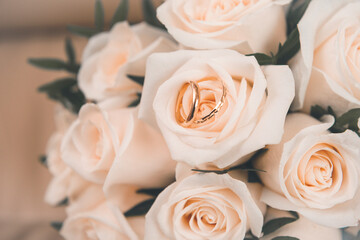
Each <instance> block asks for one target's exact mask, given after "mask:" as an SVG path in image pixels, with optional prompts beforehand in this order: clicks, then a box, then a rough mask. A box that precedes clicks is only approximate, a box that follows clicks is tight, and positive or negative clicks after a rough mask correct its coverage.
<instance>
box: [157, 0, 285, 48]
mask: <svg viewBox="0 0 360 240" xmlns="http://www.w3.org/2000/svg"><path fill="white" fill-rule="evenodd" d="M288 2H289V1H288V0H221V1H220V0H215V1H204V0H167V1H165V2H164V3H163V4H162V5H161V6H160V7H159V8H158V10H157V17H158V18H159V20H160V21H161V22H162V23H163V24H164V25H165V27H166V28H167V29H168V31H169V33H170V34H171V35H172V36H173V37H174V38H175V39H176V40H177V41H179V42H180V43H182V44H184V45H185V46H187V47H191V48H195V49H225V48H231V49H235V50H237V51H239V52H241V53H243V54H248V53H253V52H264V53H270V52H276V51H277V48H278V45H279V43H280V42H284V41H285V39H286V21H285V13H284V9H283V5H285V4H287V3H288Z"/></svg>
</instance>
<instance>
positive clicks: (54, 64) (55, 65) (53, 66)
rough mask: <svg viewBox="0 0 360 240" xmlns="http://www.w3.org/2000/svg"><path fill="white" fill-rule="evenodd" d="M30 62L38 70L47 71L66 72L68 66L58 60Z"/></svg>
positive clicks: (36, 59) (37, 59)
mask: <svg viewBox="0 0 360 240" xmlns="http://www.w3.org/2000/svg"><path fill="white" fill-rule="evenodd" d="M28 62H29V63H30V64H31V65H33V66H35V67H38V68H42V69H47V70H65V69H66V68H67V64H66V63H65V62H64V61H63V60H60V59H56V58H30V59H28Z"/></svg>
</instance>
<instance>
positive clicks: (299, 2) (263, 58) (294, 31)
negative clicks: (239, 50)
mask: <svg viewBox="0 0 360 240" xmlns="http://www.w3.org/2000/svg"><path fill="white" fill-rule="evenodd" d="M310 1H311V0H294V1H292V3H291V6H290V8H289V11H288V14H287V25H288V29H287V31H288V37H287V39H286V41H285V42H284V44H281V43H280V44H279V47H278V51H277V53H276V54H273V53H271V55H270V56H269V55H266V54H264V53H254V54H249V55H250V56H254V57H255V58H256V60H257V61H258V63H259V64H260V65H285V64H287V62H288V61H289V60H290V59H291V58H293V57H294V56H295V55H296V53H297V52H298V51H299V50H300V39H299V37H300V36H299V30H298V28H297V24H298V23H299V21H300V19H301V18H302V16H303V15H304V13H305V11H306V9H307V7H308V5H309V3H310Z"/></svg>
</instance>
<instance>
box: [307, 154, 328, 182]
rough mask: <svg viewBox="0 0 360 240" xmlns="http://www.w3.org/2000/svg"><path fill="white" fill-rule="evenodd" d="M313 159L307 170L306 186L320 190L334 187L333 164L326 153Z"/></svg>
mask: <svg viewBox="0 0 360 240" xmlns="http://www.w3.org/2000/svg"><path fill="white" fill-rule="evenodd" d="M323 154H324V155H325V156H321V155H319V154H316V155H314V156H312V157H311V159H310V161H309V163H308V165H307V168H306V177H305V185H306V186H309V187H317V188H319V189H324V188H330V187H331V185H332V172H333V164H332V162H331V160H330V159H329V157H328V156H326V155H327V154H326V153H323Z"/></svg>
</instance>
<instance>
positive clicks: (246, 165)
mask: <svg viewBox="0 0 360 240" xmlns="http://www.w3.org/2000/svg"><path fill="white" fill-rule="evenodd" d="M266 151H267V149H264V148H263V149H260V150H259V151H257V152H256V153H255V154H254V155H253V156H252V157H251V158H250V159H249V160H248V161H247V162H246V163H244V164H240V165H237V166H234V167H230V168H226V169H221V170H205V169H197V168H193V169H191V171H194V172H200V173H216V174H226V173H228V172H231V171H234V170H242V171H247V172H249V173H250V172H265V171H264V170H261V169H256V168H253V166H252V164H251V162H252V161H254V160H255V159H257V158H258V157H260V155H262V154H264V153H265V152H266Z"/></svg>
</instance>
